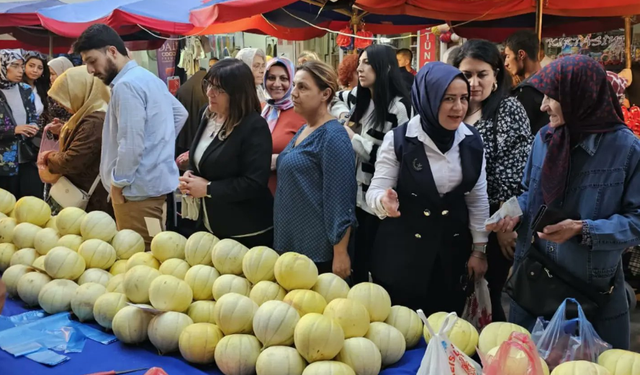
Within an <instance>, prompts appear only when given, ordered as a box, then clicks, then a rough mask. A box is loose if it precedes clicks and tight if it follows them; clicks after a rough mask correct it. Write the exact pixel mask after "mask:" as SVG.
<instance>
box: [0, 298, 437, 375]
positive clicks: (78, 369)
mask: <svg viewBox="0 0 640 375" xmlns="http://www.w3.org/2000/svg"><path fill="white" fill-rule="evenodd" d="M26 311H29V309H27V308H25V307H24V305H23V303H22V301H19V300H11V299H7V302H6V304H5V306H4V310H3V311H2V315H3V316H14V315H18V314H21V313H23V312H26ZM90 325H91V326H93V327H97V325H95V324H90ZM425 349H426V345H425V343H424V341H421V342H420V344H419V345H418V347H417V348H415V349H412V350H409V351H407V352H406V353H405V354H404V356H403V357H402V359H401V360H400V361H399V362H398V363H396V364H395V365H393V366H391V367H389V368H387V369H385V370H383V371H382V372H381V373H380V375H415V373H416V372H417V371H418V367H420V361H422V356H423V355H424V352H425ZM65 355H66V356H68V357H69V358H70V360H69V361H67V362H64V363H62V364H59V365H57V366H54V367H47V366H44V365H41V364H39V363H37V362H34V361H32V360H30V359H28V358H25V357H19V358H15V357H13V355H11V354H9V353H7V352H5V351H2V350H0V375H83V374H87V373H92V372H98V371H109V370H116V371H121V370H128V369H134V368H143V367H161V368H163V369H164V370H165V371H166V372H167V374H169V375H204V374H209V375H222V373H221V372H220V371H219V370H218V369H217V368H216V367H215V366H214V365H211V366H207V367H194V366H192V365H190V364H188V363H187V362H186V361H185V360H184V359H182V357H180V354H179V353H174V354H172V355H165V356H159V355H158V354H157V351H156V349H155V348H154V347H153V346H152V345H151V344H150V343H148V342H147V343H146V344H144V345H141V346H132V345H124V344H122V343H121V342H119V341H116V342H114V343H112V344H109V345H102V344H100V343H97V342H95V341H92V340H86V342H85V346H84V350H83V351H82V352H81V353H67V354H65ZM138 374H144V372H139V373H136V375H138Z"/></svg>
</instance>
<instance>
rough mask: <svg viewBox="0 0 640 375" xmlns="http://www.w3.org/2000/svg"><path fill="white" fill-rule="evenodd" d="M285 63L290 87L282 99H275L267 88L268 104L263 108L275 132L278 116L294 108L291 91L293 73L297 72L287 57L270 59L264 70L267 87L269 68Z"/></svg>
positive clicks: (270, 127)
mask: <svg viewBox="0 0 640 375" xmlns="http://www.w3.org/2000/svg"><path fill="white" fill-rule="evenodd" d="M276 64H278V65H281V66H282V65H284V68H285V70H286V71H287V75H288V76H289V82H290V84H289V89H288V90H287V92H286V93H285V94H284V96H283V97H282V99H280V100H273V99H271V97H270V96H269V92H268V91H267V90H265V94H266V95H265V96H266V102H267V104H266V105H265V106H264V109H263V110H262V117H263V118H264V119H265V120H267V123H268V124H269V130H271V132H272V133H273V129H274V128H275V127H276V123H277V122H278V118H279V117H280V112H282V111H286V110H287V109H290V108H293V101H291V92H292V91H293V84H291V81H293V75H294V73H295V67H294V65H293V62H292V61H291V60H289V59H287V58H285V57H275V58H273V59H271V60H270V61H269V63H268V64H267V68H266V69H265V71H264V87H265V88H266V87H267V77H268V76H269V69H271V68H272V67H273V66H274V65H276Z"/></svg>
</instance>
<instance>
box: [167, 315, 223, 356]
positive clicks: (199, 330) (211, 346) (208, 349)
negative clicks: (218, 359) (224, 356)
mask: <svg viewBox="0 0 640 375" xmlns="http://www.w3.org/2000/svg"><path fill="white" fill-rule="evenodd" d="M223 337H224V334H223V333H222V331H221V330H220V328H218V327H217V326H216V325H215V324H210V323H194V324H192V325H190V326H188V327H186V328H185V329H183V330H182V333H180V339H179V340H178V347H179V349H180V354H182V357H184V359H185V360H186V361H187V362H190V363H196V364H200V365H205V364H210V363H213V362H214V361H215V357H214V353H215V349H216V346H217V345H218V343H219V342H220V340H222V338H223Z"/></svg>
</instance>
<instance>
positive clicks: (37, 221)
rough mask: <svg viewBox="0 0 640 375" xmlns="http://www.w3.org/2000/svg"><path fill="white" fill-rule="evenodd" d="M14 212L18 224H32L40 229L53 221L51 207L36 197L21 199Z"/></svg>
mask: <svg viewBox="0 0 640 375" xmlns="http://www.w3.org/2000/svg"><path fill="white" fill-rule="evenodd" d="M14 210H15V215H16V220H18V223H31V224H33V225H36V226H38V227H44V226H45V225H46V224H47V221H49V219H51V207H49V205H48V204H47V202H45V201H43V200H42V199H40V198H36V197H22V198H20V199H19V200H18V201H17V202H16V206H15V208H14ZM24 247H31V246H24Z"/></svg>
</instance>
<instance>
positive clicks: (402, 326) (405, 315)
mask: <svg viewBox="0 0 640 375" xmlns="http://www.w3.org/2000/svg"><path fill="white" fill-rule="evenodd" d="M385 323H387V324H390V325H392V326H394V327H396V328H397V329H398V330H399V331H400V332H401V333H402V335H403V336H404V338H405V342H406V345H407V349H412V348H413V347H415V346H416V345H418V342H420V338H421V337H422V326H423V323H422V320H421V319H420V317H419V316H418V314H417V313H416V312H415V311H413V310H411V309H410V308H408V307H405V306H392V307H391V312H390V313H389V316H388V317H387V319H386V320H385Z"/></svg>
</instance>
